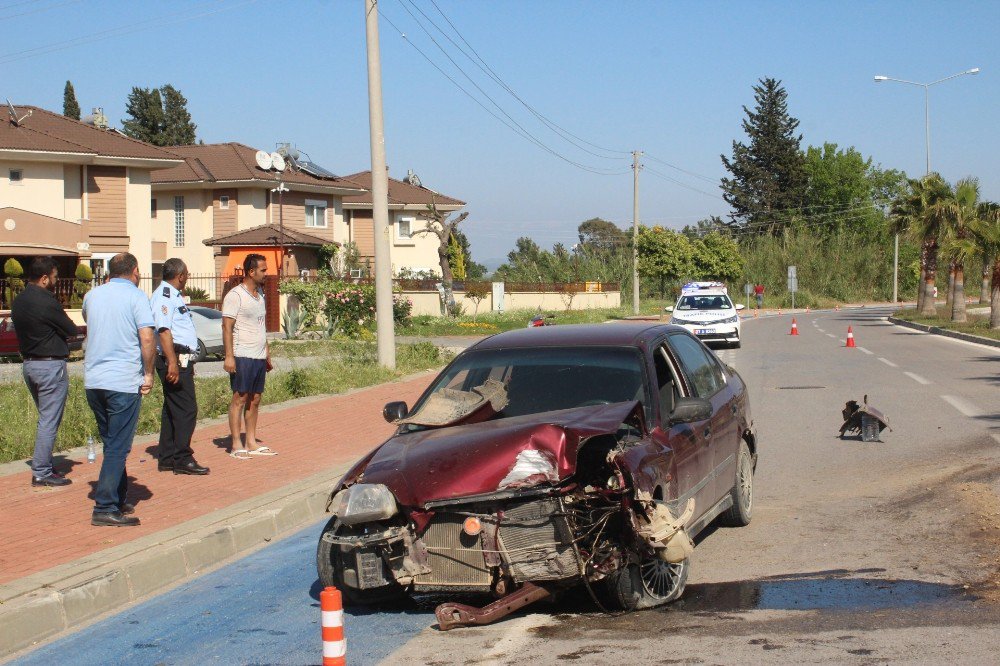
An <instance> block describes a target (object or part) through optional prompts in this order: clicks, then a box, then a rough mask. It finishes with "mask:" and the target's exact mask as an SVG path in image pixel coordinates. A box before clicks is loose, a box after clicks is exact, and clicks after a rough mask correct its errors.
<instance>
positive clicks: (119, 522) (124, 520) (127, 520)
mask: <svg viewBox="0 0 1000 666" xmlns="http://www.w3.org/2000/svg"><path fill="white" fill-rule="evenodd" d="M126 506H127V505H126ZM133 510H134V509H133ZM90 524H91V525H98V526H104V527H134V526H135V525H138V524H139V519H138V518H136V517H135V516H126V515H124V514H123V513H122V512H121V511H115V512H114V513H95V514H94V515H93V516H91V518H90Z"/></svg>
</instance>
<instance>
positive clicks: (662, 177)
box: [643, 166, 725, 201]
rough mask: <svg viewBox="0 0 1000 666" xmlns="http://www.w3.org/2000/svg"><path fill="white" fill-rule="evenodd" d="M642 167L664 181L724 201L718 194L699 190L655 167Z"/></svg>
mask: <svg viewBox="0 0 1000 666" xmlns="http://www.w3.org/2000/svg"><path fill="white" fill-rule="evenodd" d="M643 169H644V170H645V171H648V172H649V173H651V174H653V175H654V176H658V177H659V178H661V179H663V180H666V181H669V182H671V183H674V184H675V185H680V186H681V187H685V188H687V189H689V190H691V191H692V192H698V193H699V194H704V195H705V196H706V197H712V198H713V199H718V200H719V201H725V199H723V198H722V197H720V196H719V195H718V194H712V193H711V192H706V191H705V190H699V189H698V188H697V187H692V186H691V185H688V184H687V183H685V182H683V181H680V180H677V179H676V178H672V177H670V176H668V175H667V174H665V173H663V172H661V171H657V170H656V169H653V168H652V167H648V166H647V167H643Z"/></svg>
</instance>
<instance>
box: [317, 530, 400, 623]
mask: <svg viewBox="0 0 1000 666" xmlns="http://www.w3.org/2000/svg"><path fill="white" fill-rule="evenodd" d="M336 523H337V519H336V517H334V518H331V519H330V521H329V522H328V523H327V524H326V527H324V528H323V534H326V533H327V532H332V531H334V529H335V528H336ZM344 529H345V528H344V527H343V526H341V530H340V531H341V532H344ZM344 555H345V553H344V552H343V551H341V547H340V546H336V545H334V544H332V543H330V542H329V541H325V540H324V539H323V538H320V540H319V546H318V547H317V548H316V572H317V573H318V574H319V581H320V583H321V584H322V585H323V587H329V586H331V585H332V586H333V587H336V588H337V589H338V590H340V593H341V594H342V595H343V597H344V601H345V602H346V603H348V604H353V605H358V606H377V605H382V604H390V603H392V602H396V601H400V600H402V599H405V598H406V596H407V593H406V589H405V588H403V587H402V586H400V585H398V584H396V583H393V584H391V585H386V586H385V587H376V588H372V589H368V590H359V589H357V588H354V587H351V586H349V585H348V584H347V583H346V582H345V580H344V568H345V567H344Z"/></svg>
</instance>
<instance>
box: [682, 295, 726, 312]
mask: <svg viewBox="0 0 1000 666" xmlns="http://www.w3.org/2000/svg"><path fill="white" fill-rule="evenodd" d="M732 307H733V302H732V301H730V300H729V297H728V296H726V295H725V294H714V295H709V294H705V295H701V296H693V295H688V296H681V300H679V301H677V308H676V309H678V310H731V309H732Z"/></svg>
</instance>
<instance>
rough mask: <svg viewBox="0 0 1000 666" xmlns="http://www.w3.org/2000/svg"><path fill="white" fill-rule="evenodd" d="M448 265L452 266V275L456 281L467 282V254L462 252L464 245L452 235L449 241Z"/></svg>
mask: <svg viewBox="0 0 1000 666" xmlns="http://www.w3.org/2000/svg"><path fill="white" fill-rule="evenodd" d="M448 263H450V264H451V273H452V275H453V276H454V278H455V279H456V280H463V281H464V280H465V253H464V252H462V245H461V244H460V243H459V242H458V239H457V238H455V234H452V235H451V237H450V238H449V239H448Z"/></svg>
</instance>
